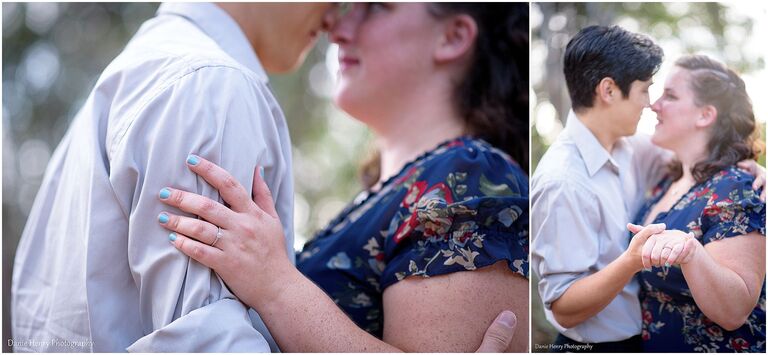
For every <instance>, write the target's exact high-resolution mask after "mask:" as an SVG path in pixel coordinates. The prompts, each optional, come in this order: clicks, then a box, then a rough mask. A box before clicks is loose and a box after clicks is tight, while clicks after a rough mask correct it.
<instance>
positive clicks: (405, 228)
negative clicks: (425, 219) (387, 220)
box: [394, 214, 419, 243]
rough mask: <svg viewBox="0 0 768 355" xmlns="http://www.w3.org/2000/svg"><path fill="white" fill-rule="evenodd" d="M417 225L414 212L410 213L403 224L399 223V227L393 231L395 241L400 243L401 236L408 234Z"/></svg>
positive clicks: (417, 221) (417, 220)
mask: <svg viewBox="0 0 768 355" xmlns="http://www.w3.org/2000/svg"><path fill="white" fill-rule="evenodd" d="M417 225H419V219H418V218H416V215H415V214H412V215H411V216H410V217H409V218H408V220H406V221H405V222H403V224H401V225H400V227H398V228H397V231H396V232H395V238H394V239H395V243H400V241H401V240H403V238H405V237H406V236H408V235H410V234H411V232H413V230H414V229H415V228H416V226H417Z"/></svg>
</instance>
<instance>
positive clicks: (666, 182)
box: [637, 174, 712, 224]
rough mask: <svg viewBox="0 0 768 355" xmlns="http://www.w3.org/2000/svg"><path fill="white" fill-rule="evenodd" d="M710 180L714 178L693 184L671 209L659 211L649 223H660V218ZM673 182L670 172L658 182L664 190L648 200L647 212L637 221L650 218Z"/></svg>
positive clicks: (641, 221)
mask: <svg viewBox="0 0 768 355" xmlns="http://www.w3.org/2000/svg"><path fill="white" fill-rule="evenodd" d="M710 180H712V178H709V179H707V180H704V181H702V182H697V183H695V184H693V186H691V187H690V188H689V189H688V191H686V192H685V193H684V194H682V195H680V197H679V198H678V199H677V201H675V203H673V204H672V205H671V206H670V207H669V209H667V210H666V211H659V213H657V214H656V216H655V217H653V219H652V220H651V221H649V222H648V224H654V223H658V221H659V220H660V219H662V218H665V217H666V216H667V215H668V214H669V213H670V212H672V210H674V209H675V207H676V206H677V205H679V204H680V202H682V201H683V199H685V198H687V197H688V195H690V194H691V193H693V192H695V191H696V190H698V189H699V188H700V187H701V186H702V185H706V184H707V183H709V181H710ZM673 183H674V181H672V179H671V176H670V175H669V174H667V175H665V176H664V178H662V180H661V182H660V183H659V184H658V185H662V191H661V192H660V193H659V194H658V196H654V197H653V198H651V199H650V200H649V201H648V203H646V206H645V213H643V217H642V218H641V219H640V220H638V221H637V222H639V223H641V224H642V223H643V222H645V220H646V219H647V218H648V215H649V214H650V213H651V210H652V209H653V207H654V206H656V204H657V203H659V201H660V200H661V199H662V198H663V197H664V194H666V193H667V191H669V188H670V186H672V184H673ZM658 185H657V186H658Z"/></svg>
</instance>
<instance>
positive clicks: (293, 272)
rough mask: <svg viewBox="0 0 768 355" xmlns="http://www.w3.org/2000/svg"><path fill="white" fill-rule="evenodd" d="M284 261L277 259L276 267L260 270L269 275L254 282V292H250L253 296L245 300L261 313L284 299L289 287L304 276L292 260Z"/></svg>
mask: <svg viewBox="0 0 768 355" xmlns="http://www.w3.org/2000/svg"><path fill="white" fill-rule="evenodd" d="M282 261H283V260H279V259H278V260H275V263H274V264H275V265H274V266H276V267H274V268H270V269H269V270H267V269H265V270H261V271H259V272H264V273H266V274H269V276H268V277H266V278H262V279H261V282H258V283H252V287H253V288H254V292H250V293H249V294H250V295H251V297H250V298H249V299H248V300H243V301H245V302H246V303H247V304H248V305H249V306H250V307H251V308H253V309H255V310H256V311H258V312H259V313H262V311H263V310H264V309H265V308H270V307H272V306H274V305H275V304H277V303H278V302H280V301H282V299H283V297H285V294H287V293H288V291H287V289H288V288H289V287H291V286H293V285H296V284H297V278H299V277H303V275H302V274H301V273H300V272H299V270H298V269H296V267H295V266H294V265H293V264H292V263H290V261H288V260H287V259H286V260H285V262H282ZM278 307H279V306H278Z"/></svg>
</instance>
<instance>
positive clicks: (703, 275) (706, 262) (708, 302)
mask: <svg viewBox="0 0 768 355" xmlns="http://www.w3.org/2000/svg"><path fill="white" fill-rule="evenodd" d="M695 245H696V248H697V250H696V251H695V253H694V255H693V258H692V259H691V261H690V262H688V263H686V264H684V265H682V270H683V276H684V277H685V280H686V282H687V283H688V287H689V289H690V290H691V295H692V296H693V299H694V301H696V305H697V306H698V307H699V308H700V309H701V311H702V313H704V315H706V316H707V317H708V318H709V319H711V320H712V321H713V322H715V323H717V324H718V325H720V326H721V327H723V328H725V329H726V330H733V329H737V328H739V327H740V326H741V325H743V324H744V322H745V321H746V318H747V317H748V316H749V314H750V313H751V311H752V309H753V308H754V307H755V302H756V300H757V298H758V297H759V295H755V294H751V293H750V290H749V287H748V286H747V283H746V281H745V280H744V279H743V278H742V277H741V276H739V274H738V273H736V272H734V271H733V270H731V269H729V268H727V267H725V266H724V265H721V264H719V263H718V262H717V261H716V260H715V259H714V258H712V256H711V255H710V254H709V253H708V252H707V251H706V249H705V248H704V247H703V246H702V245H701V244H699V243H696V244H695ZM757 292H758V294H759V292H760V291H759V290H758V291H757Z"/></svg>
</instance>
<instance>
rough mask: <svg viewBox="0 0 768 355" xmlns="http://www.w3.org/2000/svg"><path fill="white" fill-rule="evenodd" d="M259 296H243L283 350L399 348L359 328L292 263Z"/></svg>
mask: <svg viewBox="0 0 768 355" xmlns="http://www.w3.org/2000/svg"><path fill="white" fill-rule="evenodd" d="M288 270H289V271H288V272H287V275H285V276H284V277H282V278H281V282H280V285H281V286H280V287H279V288H277V287H275V290H274V292H271V293H269V294H268V295H267V297H264V299H260V300H246V302H247V303H248V304H249V305H251V306H252V307H254V309H256V311H258V312H259V314H260V315H261V318H262V319H263V320H264V322H265V323H266V324H267V327H268V328H269V331H270V333H271V334H272V336H273V337H274V338H275V340H276V341H277V343H278V344H279V346H280V349H281V350H282V351H284V352H379V353H383V352H400V350H399V349H397V348H395V347H393V346H391V345H389V344H387V343H385V342H383V341H381V340H379V339H377V338H376V337H374V336H372V335H370V334H368V333H367V332H365V331H364V330H362V329H360V327H358V326H357V325H356V324H355V323H354V322H353V321H352V320H351V319H349V317H347V315H346V314H344V312H343V311H342V310H341V309H340V308H339V307H338V306H337V305H336V304H335V303H334V302H333V300H331V298H329V297H328V295H326V294H325V292H324V291H323V290H321V289H320V288H319V287H317V286H316V285H315V284H314V283H312V281H310V280H309V279H307V278H306V277H305V276H304V275H302V274H301V273H300V272H299V271H298V270H296V269H295V268H293V267H291V268H289V269H288Z"/></svg>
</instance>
